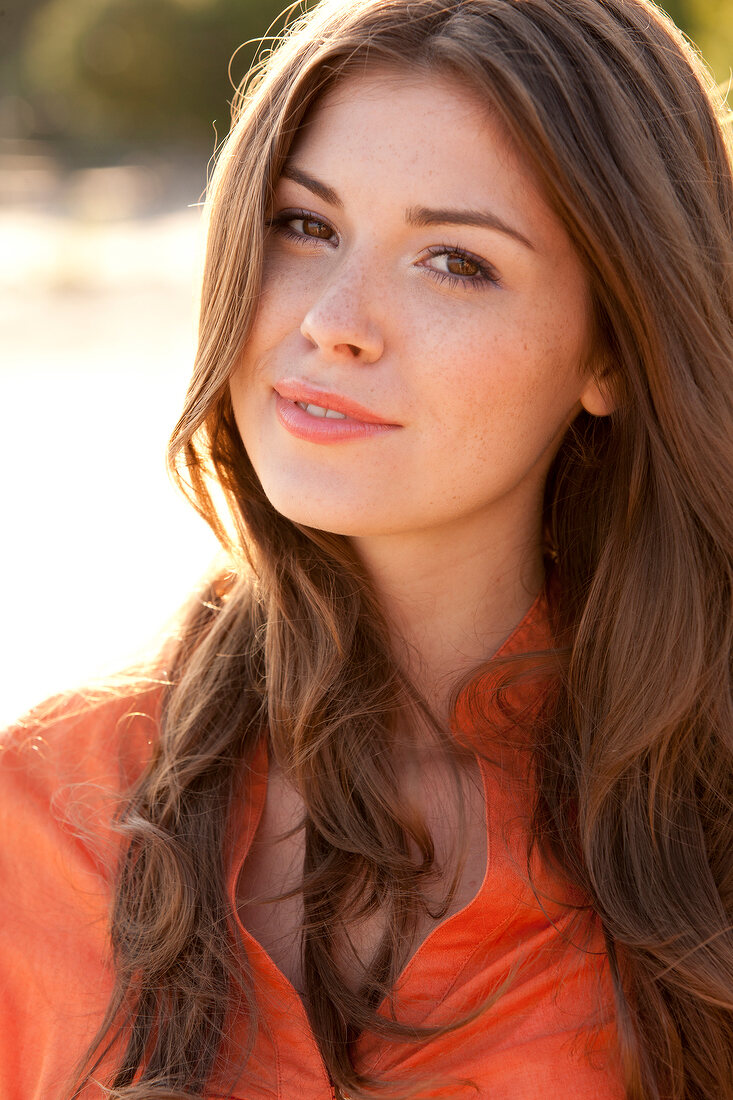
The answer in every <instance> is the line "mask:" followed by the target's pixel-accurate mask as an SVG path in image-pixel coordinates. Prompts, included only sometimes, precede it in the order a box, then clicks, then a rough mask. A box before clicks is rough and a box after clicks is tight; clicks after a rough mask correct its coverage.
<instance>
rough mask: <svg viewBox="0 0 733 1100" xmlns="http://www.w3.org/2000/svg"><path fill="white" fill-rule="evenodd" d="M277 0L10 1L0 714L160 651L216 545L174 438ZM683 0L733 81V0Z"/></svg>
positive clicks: (5, 41) (703, 41)
mask: <svg viewBox="0 0 733 1100" xmlns="http://www.w3.org/2000/svg"><path fill="white" fill-rule="evenodd" d="M313 2H315V0H313ZM281 6H282V5H281V3H280V2H279V0H278V2H275V3H270V2H269V0H0V385H1V386H2V390H1V393H2V453H4V455H5V465H4V470H5V474H4V477H3V479H2V490H1V491H0V492H1V500H0V502H1V505H2V508H1V512H0V514H1V515H2V521H3V522H2V535H1V536H0V577H1V578H2V586H3V596H4V599H3V623H4V627H3V630H2V635H1V636H0V669H2V689H1V690H0V725H2V724H4V723H6V722H8V721H10V720H12V719H13V718H14V717H16V716H17V715H19V714H20V713H21V712H22V711H23V710H25V709H26V708H27V707H29V706H31V705H32V704H33V703H34V702H37V701H39V700H40V699H41V698H43V697H44V696H46V695H48V694H50V693H52V692H55V691H59V690H62V689H64V688H67V687H72V686H74V685H75V684H79V683H82V682H84V681H86V680H88V679H90V678H92V677H95V676H99V675H103V674H104V673H105V672H107V671H113V670H115V669H117V668H119V667H122V666H123V665H124V664H125V663H126V662H127V661H129V660H131V659H133V658H134V657H135V656H136V655H137V654H138V653H140V652H141V651H144V650H145V649H146V648H149V647H151V646H154V645H155V639H156V636H157V634H158V632H159V630H160V629H161V627H162V626H163V625H164V624H165V622H166V621H167V620H168V619H169V618H170V616H171V615H172V614H173V613H174V612H175V611H176V609H177V608H178V606H179V604H180V603H181V602H182V601H183V600H184V599H185V597H186V594H187V592H188V591H189V590H190V589H191V587H192V586H193V585H194V584H195V583H196V581H197V579H198V578H199V577H200V575H201V574H202V573H203V572H204V571H205V569H206V568H207V566H208V564H209V562H210V561H211V559H212V558H213V556H214V554H215V552H216V544H215V542H214V539H213V536H211V535H210V533H209V531H208V529H207V528H206V526H205V525H204V524H203V522H202V521H201V520H199V519H198V517H197V516H196V515H195V514H194V512H193V510H192V509H191V508H190V506H188V505H187V504H186V503H185V502H184V501H183V499H182V498H179V496H178V495H177V493H176V491H175V490H174V489H173V487H172V486H171V484H170V483H169V481H168V479H167V475H166V472H165V463H164V454H165V445H166V441H167V437H168V435H169V433H170V431H171V430H172V428H173V426H174V424H175V422H176V420H177V417H178V414H179V411H180V408H181V405H182V401H183V394H184V391H185V387H186V383H187V379H188V375H189V372H190V369H191V366H192V363H193V354H194V342H195V323H196V293H197V281H198V278H199V274H200V267H201V262H202V252H203V237H202V226H201V202H202V200H203V195H204V190H205V185H206V178H207V167H208V164H209V161H210V159H211V157H212V154H213V152H214V149H215V147H216V145H217V143H218V142H219V141H220V140H221V139H222V138H223V137H224V136H225V135H226V133H227V131H228V127H229V104H230V101H231V98H232V94H233V87H234V85H235V84H236V83H238V82H239V81H240V80H241V78H242V77H243V76H244V74H245V72H246V71H247V68H248V67H249V65H250V63H251V61H252V59H253V57H254V54H255V48H256V42H254V41H253V40H256V39H258V38H260V37H261V36H264V35H267V34H268V33H272V32H273V31H275V30H277V29H278V28H279V27H281V26H282V24H283V20H282V18H278V16H279V12H280V8H281ZM303 6H304V4H301V5H298V6H297V7H296V8H294V9H293V11H294V12H295V13H296V14H297V13H298V12H299V11H301V10H302V9H303ZM667 10H668V11H669V13H670V14H671V15H672V16H673V18H674V19H675V20H676V22H677V23H678V24H679V26H681V27H682V28H683V30H685V32H686V33H687V34H688V35H689V36H690V37H691V38H692V39H693V40H694V42H695V43H696V44H697V45H698V47H699V48H700V50H701V51H702V54H703V56H704V57H705V58H706V60H707V62H708V64H709V65H710V67H711V68H712V70H713V72H714V74H715V77H716V79H717V80H718V81H719V82H721V83H722V84H723V85H724V86H726V87H727V85H728V82H729V80H730V79H731V65H733V0H676V2H672V0H669V3H668V5H667ZM265 46H266V44H265Z"/></svg>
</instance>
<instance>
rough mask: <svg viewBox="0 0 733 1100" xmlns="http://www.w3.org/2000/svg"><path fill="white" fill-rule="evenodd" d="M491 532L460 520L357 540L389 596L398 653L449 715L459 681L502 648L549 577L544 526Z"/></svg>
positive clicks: (417, 682) (378, 584)
mask: <svg viewBox="0 0 733 1100" xmlns="http://www.w3.org/2000/svg"><path fill="white" fill-rule="evenodd" d="M491 534H492V535H493V537H483V538H482V537H477V533H476V531H475V528H474V529H471V530H470V531H468V530H465V531H462V530H460V529H458V528H457V525H455V524H453V525H451V527H450V529H449V530H440V529H438V530H430V531H427V532H417V533H416V532H411V533H409V534H395V535H380V536H374V537H368V538H366V537H365V538H358V539H354V540H353V542H354V545H355V549H356V551H357V553H358V554H359V556H360V557H361V560H362V561H363V563H364V564H365V566H366V568H367V570H368V572H369V574H370V576H371V578H372V581H373V583H374V585H375V587H376V590H377V593H378V595H379V596H380V597H381V599H382V602H383V606H384V608H385V612H386V615H387V621H388V623H389V625H390V627H391V628H392V635H393V646H394V652H395V657H396V659H397V661H398V662H399V663H400V664H401V666H402V667H403V668H404V669H405V671H406V672H407V673H408V674H409V675H410V677H411V679H412V680H413V683H415V685H416V687H417V688H418V689H419V690H420V691H422V693H423V694H424V695H425V697H426V699H427V700H428V702H429V703H430V704H431V706H433V708H434V710H435V712H436V714H438V715H439V716H440V717H441V718H443V719H445V718H446V717H447V704H448V700H449V697H450V693H451V689H452V688H453V685H454V684H455V683H456V681H457V680H458V679H459V678H460V677H461V676H462V675H464V674H465V673H467V672H468V671H470V669H472V668H473V667H475V666H476V665H477V664H479V663H480V662H481V661H485V660H487V659H488V658H489V657H491V655H492V654H493V653H495V652H496V650H497V649H498V648H499V646H500V645H501V644H502V642H503V641H504V640H505V639H506V638H507V637H508V635H509V634H511V632H512V631H513V629H514V628H515V627H516V625H517V623H518V622H519V621H520V620H521V619H522V618H523V616H524V615H525V614H526V613H527V611H528V610H529V608H530V607H531V605H532V603H533V602H534V600H535V598H536V596H537V594H538V592H539V591H540V589H541V587H542V584H543V580H544V566H543V561H542V549H541V541H540V538H539V535H538V533H537V531H532V532H531V533H530V532H529V531H526V532H524V533H523V537H518V535H517V532H516V531H513V532H511V533H507V534H506V535H505V537H503V538H502V537H497V535H496V533H495V532H492V533H491Z"/></svg>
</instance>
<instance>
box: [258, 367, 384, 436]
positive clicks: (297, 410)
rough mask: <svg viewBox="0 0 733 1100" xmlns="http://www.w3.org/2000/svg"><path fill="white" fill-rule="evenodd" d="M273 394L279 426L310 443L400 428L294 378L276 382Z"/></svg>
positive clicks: (358, 405)
mask: <svg viewBox="0 0 733 1100" xmlns="http://www.w3.org/2000/svg"><path fill="white" fill-rule="evenodd" d="M274 391H275V409H276V411H277V418H278V420H279V421H280V423H281V424H282V426H283V427H284V428H285V429H286V430H287V431H288V432H290V434H291V435H294V436H296V437H297V438H298V439H305V440H308V441H309V442H311V443H341V442H344V441H346V440H349V439H365V438H368V437H369V436H374V435H381V434H382V433H384V432H390V431H393V430H394V429H395V428H399V427H401V425H400V424H394V423H391V422H389V421H387V420H385V419H383V418H382V417H380V416H377V414H376V413H374V412H372V411H371V409H367V408H365V406H363V405H360V404H358V402H356V401H352V400H351V399H350V398H348V397H343V396H342V395H341V394H336V393H330V392H328V391H326V390H319V389H316V388H315V387H314V386H311V385H310V384H309V383H306V382H301V381H299V380H297V379H283V380H282V381H281V382H276V383H275V385H274ZM308 406H310V411H309V408H308Z"/></svg>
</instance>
